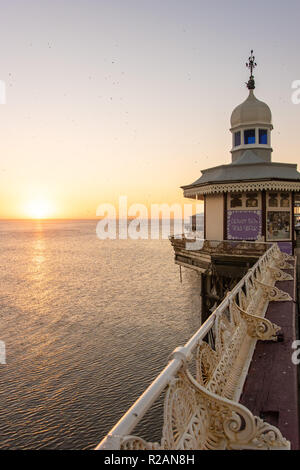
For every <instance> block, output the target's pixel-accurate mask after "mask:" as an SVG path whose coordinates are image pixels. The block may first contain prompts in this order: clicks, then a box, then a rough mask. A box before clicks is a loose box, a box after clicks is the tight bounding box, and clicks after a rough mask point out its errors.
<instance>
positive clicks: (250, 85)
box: [246, 51, 257, 90]
mask: <svg viewBox="0 0 300 470" xmlns="http://www.w3.org/2000/svg"><path fill="white" fill-rule="evenodd" d="M248 60H249V62H246V67H247V68H248V69H249V70H250V73H251V75H250V78H249V80H248V83H247V88H248V89H249V90H254V88H255V81H254V76H253V70H254V69H255V67H256V66H257V63H256V62H255V57H254V55H253V51H251V56H250V57H249V59H248Z"/></svg>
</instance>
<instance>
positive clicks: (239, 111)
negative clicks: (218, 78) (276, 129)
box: [231, 90, 272, 127]
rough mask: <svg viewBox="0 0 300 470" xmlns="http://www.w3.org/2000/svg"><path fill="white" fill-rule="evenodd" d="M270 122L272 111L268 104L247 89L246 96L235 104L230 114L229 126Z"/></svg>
mask: <svg viewBox="0 0 300 470" xmlns="http://www.w3.org/2000/svg"><path fill="white" fill-rule="evenodd" d="M250 123H251V124H253V123H259V124H272V113H271V110H270V108H269V106H268V105H267V104H266V103H264V102H263V101H259V100H258V99H257V98H256V97H255V96H254V93H253V90H250V91H249V96H248V98H247V99H246V100H245V101H244V102H243V103H242V104H240V105H239V106H237V107H236V108H235V109H234V110H233V112H232V115H231V127H236V126H240V125H243V124H250Z"/></svg>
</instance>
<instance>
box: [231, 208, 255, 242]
mask: <svg viewBox="0 0 300 470" xmlns="http://www.w3.org/2000/svg"><path fill="white" fill-rule="evenodd" d="M261 219H262V214H261V211H227V238H228V240H257V239H258V238H259V237H260V236H261Z"/></svg>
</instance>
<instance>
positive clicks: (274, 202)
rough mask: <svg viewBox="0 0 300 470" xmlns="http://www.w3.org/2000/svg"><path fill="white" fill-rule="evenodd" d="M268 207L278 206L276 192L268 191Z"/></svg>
mask: <svg viewBox="0 0 300 470" xmlns="http://www.w3.org/2000/svg"><path fill="white" fill-rule="evenodd" d="M268 205H269V207H278V193H270V194H269V199H268Z"/></svg>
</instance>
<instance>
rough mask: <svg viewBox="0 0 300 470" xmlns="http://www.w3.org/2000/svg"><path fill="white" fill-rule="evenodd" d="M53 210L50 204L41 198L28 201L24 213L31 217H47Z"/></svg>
mask: <svg viewBox="0 0 300 470" xmlns="http://www.w3.org/2000/svg"><path fill="white" fill-rule="evenodd" d="M52 212H53V207H52V204H51V203H50V202H49V201H46V200H43V199H36V200H34V201H30V202H29V203H28V204H27V207H26V214H27V216H28V217H30V218H31V219H47V218H49V217H51V214H52Z"/></svg>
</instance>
